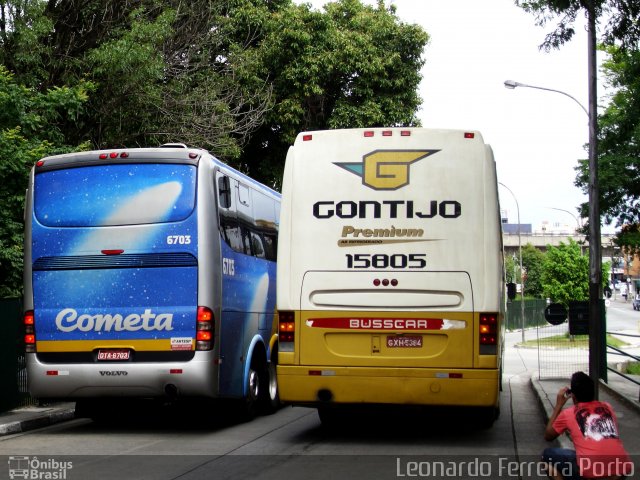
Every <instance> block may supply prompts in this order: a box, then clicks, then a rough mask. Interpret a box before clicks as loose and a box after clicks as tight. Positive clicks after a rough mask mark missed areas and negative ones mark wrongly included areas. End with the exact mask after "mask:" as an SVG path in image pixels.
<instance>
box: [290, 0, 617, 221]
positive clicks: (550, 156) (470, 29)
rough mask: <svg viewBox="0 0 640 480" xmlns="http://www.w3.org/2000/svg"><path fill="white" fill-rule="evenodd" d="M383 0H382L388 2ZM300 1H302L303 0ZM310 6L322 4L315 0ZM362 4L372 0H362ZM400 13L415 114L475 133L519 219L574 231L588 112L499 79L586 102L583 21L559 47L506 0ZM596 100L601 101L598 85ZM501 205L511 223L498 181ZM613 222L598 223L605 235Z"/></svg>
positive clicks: (399, 2)
mask: <svg viewBox="0 0 640 480" xmlns="http://www.w3.org/2000/svg"><path fill="white" fill-rule="evenodd" d="M389 1H390V0H386V3H389ZM301 3H302V2H301ZM307 3H311V4H312V5H313V6H314V7H316V8H320V7H321V5H323V4H324V3H326V2H325V1H323V0H313V1H310V2H307ZM369 3H375V1H373V0H370V1H369ZM392 3H393V4H395V6H396V8H397V14H398V16H399V17H400V19H401V20H402V21H404V22H407V23H416V24H419V25H421V26H422V27H423V28H424V29H425V31H426V32H427V33H428V34H429V35H430V37H431V39H430V42H429V44H428V45H427V47H426V48H425V51H424V58H425V60H426V63H425V66H424V67H423V70H422V76H423V80H422V83H421V85H420V96H421V97H422V99H423V104H422V108H421V110H420V112H419V117H420V119H421V121H422V124H423V126H424V127H434V128H461V129H470V130H471V129H473V130H479V131H480V132H481V133H482V135H483V137H484V139H485V142H486V143H489V144H490V145H491V146H492V148H493V151H494V155H495V159H496V163H497V166H498V181H500V182H502V183H504V184H505V185H507V186H508V187H509V188H510V189H511V190H512V191H513V193H514V194H515V196H516V197H517V200H518V203H519V206H520V221H521V223H531V224H533V228H534V230H539V229H540V226H541V224H542V222H543V221H548V222H551V223H555V222H558V223H560V224H562V225H568V226H569V227H571V228H574V227H575V225H576V220H575V218H573V217H572V216H571V215H570V214H569V213H566V212H563V211H557V210H553V209H551V208H548V207H554V208H559V209H564V210H568V211H570V212H571V213H573V214H574V215H576V216H577V210H576V207H577V206H578V205H579V204H580V203H581V202H582V201H585V200H586V196H584V195H583V194H582V192H581V191H580V190H579V189H577V188H576V187H575V186H574V185H573V182H574V179H575V172H574V167H575V166H576V164H577V159H579V158H587V156H588V153H587V151H586V150H585V148H584V145H585V144H586V143H587V142H588V135H589V131H588V118H587V115H586V114H585V112H584V111H583V110H582V109H581V108H580V106H579V105H578V104H576V103H575V102H574V101H573V100H571V99H570V98H568V97H565V96H564V95H561V94H558V93H553V92H545V91H541V90H535V89H531V88H520V87H519V88H516V89H515V90H509V89H507V88H505V87H504V81H505V80H515V81H518V82H521V83H526V84H530V85H536V86H542V87H547V88H553V89H556V90H561V91H564V92H566V93H568V94H570V95H572V96H573V97H575V98H576V99H577V100H578V101H579V102H580V103H581V104H582V105H584V106H585V107H587V104H588V86H587V36H586V31H585V28H584V25H585V22H584V20H583V19H580V21H581V22H582V24H581V25H579V26H578V28H577V29H576V35H575V37H574V39H573V40H572V41H571V42H570V43H569V44H567V45H565V46H564V47H562V48H561V49H560V50H556V51H551V52H549V53H546V52H544V51H542V50H539V49H538V45H540V44H541V43H542V41H543V40H544V36H545V34H546V33H547V32H548V31H549V30H550V29H551V28H552V25H549V26H547V27H545V28H542V27H538V26H536V25H535V17H534V16H533V15H531V14H528V13H526V12H525V11H524V10H522V9H521V8H519V7H516V6H515V4H514V2H513V0H484V1H480V0H394V1H392ZM598 97H599V99H600V102H599V103H600V105H603V104H606V96H605V91H604V89H603V87H602V83H601V82H600V85H599V91H598ZM500 198H501V204H502V209H503V210H506V211H507V214H508V217H509V222H510V223H516V222H517V211H516V205H515V202H514V200H513V196H512V195H511V194H510V193H509V192H508V191H507V190H506V189H504V188H502V187H500ZM612 231H613V228H611V227H604V228H603V233H605V232H612Z"/></svg>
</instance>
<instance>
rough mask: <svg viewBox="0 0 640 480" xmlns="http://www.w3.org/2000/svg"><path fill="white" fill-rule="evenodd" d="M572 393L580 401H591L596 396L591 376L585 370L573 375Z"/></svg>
mask: <svg viewBox="0 0 640 480" xmlns="http://www.w3.org/2000/svg"><path fill="white" fill-rule="evenodd" d="M571 393H573V394H574V395H575V397H576V400H577V401H578V402H591V401H592V400H593V398H594V396H595V388H594V385H593V380H591V377H589V375H587V374H586V373H584V372H576V373H574V374H573V375H571Z"/></svg>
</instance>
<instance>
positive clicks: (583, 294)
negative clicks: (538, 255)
mask: <svg viewBox="0 0 640 480" xmlns="http://www.w3.org/2000/svg"><path fill="white" fill-rule="evenodd" d="M609 268H610V265H609V264H608V263H605V264H604V265H603V266H602V284H603V287H604V285H606V284H607V283H608V279H609ZM542 290H543V294H544V296H545V297H547V298H550V299H551V301H552V302H557V303H562V304H564V305H565V306H566V305H568V303H569V302H570V301H574V300H576V301H586V300H588V299H589V257H588V256H587V255H583V254H582V248H581V246H580V244H579V243H577V242H576V241H575V240H573V239H571V238H570V239H569V243H566V244H565V243H563V242H560V245H559V246H557V247H553V246H548V247H547V253H546V254H545V257H544V262H543V264H542Z"/></svg>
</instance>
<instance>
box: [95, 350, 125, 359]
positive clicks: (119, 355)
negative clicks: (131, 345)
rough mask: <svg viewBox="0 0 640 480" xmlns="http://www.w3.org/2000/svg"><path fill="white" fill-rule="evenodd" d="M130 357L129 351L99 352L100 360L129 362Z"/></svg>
mask: <svg viewBox="0 0 640 480" xmlns="http://www.w3.org/2000/svg"><path fill="white" fill-rule="evenodd" d="M129 355H130V351H129V350H127V349H111V350H98V360H107V361H114V360H115V361H117V360H129Z"/></svg>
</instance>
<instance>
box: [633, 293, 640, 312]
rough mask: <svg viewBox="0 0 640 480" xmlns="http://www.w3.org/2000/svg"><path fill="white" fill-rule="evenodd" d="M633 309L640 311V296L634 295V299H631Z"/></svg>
mask: <svg viewBox="0 0 640 480" xmlns="http://www.w3.org/2000/svg"><path fill="white" fill-rule="evenodd" d="M633 309H634V310H640V295H636V297H635V298H634V299H633Z"/></svg>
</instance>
